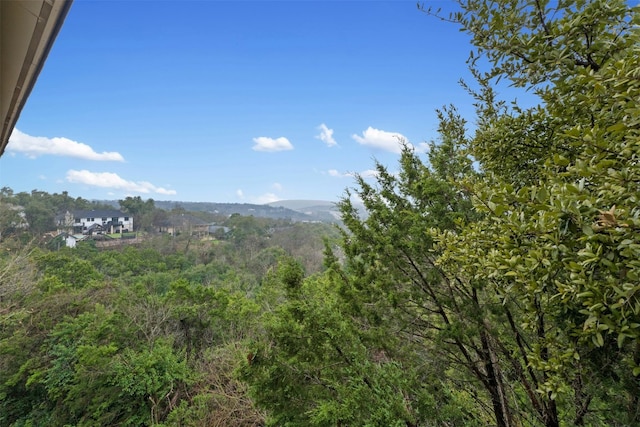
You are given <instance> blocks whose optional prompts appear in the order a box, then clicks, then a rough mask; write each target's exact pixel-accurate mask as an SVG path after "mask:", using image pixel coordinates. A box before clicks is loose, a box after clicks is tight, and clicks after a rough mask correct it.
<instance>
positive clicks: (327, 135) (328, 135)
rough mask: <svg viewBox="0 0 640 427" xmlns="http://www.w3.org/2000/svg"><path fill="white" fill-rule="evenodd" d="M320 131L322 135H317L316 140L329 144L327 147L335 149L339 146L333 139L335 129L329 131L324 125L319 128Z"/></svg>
mask: <svg viewBox="0 0 640 427" xmlns="http://www.w3.org/2000/svg"><path fill="white" fill-rule="evenodd" d="M317 129H319V130H320V134H319V135H316V139H319V140H320V141H322V142H324V143H325V144H327V147H335V146H336V145H338V143H337V142H336V140H335V139H333V129H329V128H328V127H327V125H325V124H324V123H322V124H321V125H320V126H318V128H317Z"/></svg>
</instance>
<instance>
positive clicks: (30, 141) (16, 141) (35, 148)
mask: <svg viewBox="0 0 640 427" xmlns="http://www.w3.org/2000/svg"><path fill="white" fill-rule="evenodd" d="M7 151H9V152H14V153H23V154H24V155H26V156H27V157H30V158H32V159H35V158H36V157H39V156H46V155H49V156H65V157H75V158H78V159H85V160H98V161H113V162H124V158H123V157H122V155H121V154H120V153H118V152H116V151H103V152H102V153H97V152H95V151H94V150H93V148H91V147H90V146H89V145H87V144H83V143H82V142H77V141H73V140H71V139H68V138H61V137H55V138H47V137H45V136H31V135H27V134H26V133H24V132H21V131H19V130H18V129H14V130H13V133H12V134H11V137H10V138H9V144H8V145H7Z"/></svg>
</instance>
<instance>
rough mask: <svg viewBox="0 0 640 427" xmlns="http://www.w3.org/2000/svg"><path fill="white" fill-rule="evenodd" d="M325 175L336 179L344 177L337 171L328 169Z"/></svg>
mask: <svg viewBox="0 0 640 427" xmlns="http://www.w3.org/2000/svg"><path fill="white" fill-rule="evenodd" d="M327 173H328V174H329V176H336V177H343V176H344V175H343V174H341V173H340V172H338V170H337V169H329V170H328V171H327Z"/></svg>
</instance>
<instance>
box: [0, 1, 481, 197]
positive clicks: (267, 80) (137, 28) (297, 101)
mask: <svg viewBox="0 0 640 427" xmlns="http://www.w3.org/2000/svg"><path fill="white" fill-rule="evenodd" d="M427 3H428V2H427ZM432 3H433V4H435V5H436V6H441V7H443V8H445V9H446V8H451V7H453V5H454V3H453V2H452V1H449V0H446V1H436V2H432ZM470 50H471V46H470V45H469V41H468V37H467V36H466V35H465V34H463V33H460V32H459V31H458V28H457V27H456V26H455V25H453V24H450V23H445V22H442V21H439V20H437V19H435V18H433V17H430V16H427V15H425V14H424V13H421V12H419V11H418V10H417V8H416V2H415V1H401V0H396V1H387V2H384V1H303V0H300V1H254V2H250V1H234V2H225V1H180V2H179V1H167V2H156V1H153V2H152V1H88V0H76V1H75V3H74V4H73V6H72V8H71V10H70V12H69V15H68V16H67V19H66V22H65V24H64V26H63V28H62V30H61V32H60V34H59V36H58V38H57V40H56V43H55V45H54V47H53V49H52V50H51V53H50V54H49V57H48V60H47V62H46V64H45V67H44V68H43V70H42V73H41V74H40V77H39V79H38V81H37V83H36V86H35V88H34V90H33V92H32V93H31V97H30V98H29V100H28V102H27V104H26V106H25V108H24V110H23V111H22V114H21V116H20V119H19V121H18V123H17V126H16V130H14V133H13V135H12V137H11V139H10V143H9V145H8V147H7V151H6V153H5V155H3V156H2V158H0V186H9V187H11V188H13V189H14V190H15V191H31V190H33V189H39V190H44V191H48V192H51V193H53V192H61V191H64V190H66V191H68V192H69V194H70V195H72V196H74V197H77V196H81V197H84V198H88V199H120V198H123V197H126V196H130V195H131V196H137V195H139V196H141V197H143V198H144V199H146V198H153V199H155V200H182V201H210V202H247V203H265V202H270V201H274V200H284V199H323V200H337V199H338V198H340V197H341V196H342V195H343V194H344V189H345V188H346V187H349V186H353V184H354V180H353V177H352V174H353V173H354V172H357V173H362V174H364V175H367V174H368V171H370V170H371V169H372V168H373V166H374V159H377V160H378V161H380V162H381V163H383V164H385V165H388V166H389V169H390V170H395V169H396V164H397V159H398V154H397V151H398V143H397V139H398V138H397V136H398V135H401V136H402V137H404V138H406V140H408V141H409V142H410V143H411V144H412V145H414V146H415V147H416V149H417V150H422V148H423V144H424V143H425V142H428V141H430V140H432V139H434V138H435V137H436V132H435V130H436V127H437V120H436V114H435V109H436V108H440V107H441V106H443V105H447V104H450V103H453V104H456V105H457V106H458V107H459V109H460V111H461V112H462V113H463V114H464V115H465V116H468V117H470V118H471V117H472V114H471V113H472V107H471V103H472V100H471V99H470V97H469V96H468V95H467V94H466V93H465V92H464V90H463V89H462V88H460V86H459V84H458V80H459V79H460V78H467V79H468V78H469V72H468V71H467V67H466V64H465V60H466V58H467V56H468V54H469V51H470Z"/></svg>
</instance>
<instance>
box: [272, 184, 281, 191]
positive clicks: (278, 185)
mask: <svg viewBox="0 0 640 427" xmlns="http://www.w3.org/2000/svg"><path fill="white" fill-rule="evenodd" d="M271 188H273V189H274V190H275V191H282V184H280V183H279V182H274V183H273V184H271Z"/></svg>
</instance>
